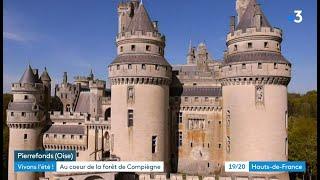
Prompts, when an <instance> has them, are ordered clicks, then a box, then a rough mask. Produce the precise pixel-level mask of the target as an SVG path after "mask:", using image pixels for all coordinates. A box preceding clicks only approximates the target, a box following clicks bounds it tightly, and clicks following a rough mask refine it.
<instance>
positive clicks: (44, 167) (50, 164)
mask: <svg viewBox="0 0 320 180" xmlns="http://www.w3.org/2000/svg"><path fill="white" fill-rule="evenodd" d="M56 169H57V167H56V162H55V161H28V162H27V161H21V162H15V163H14V171H15V172H54V171H56Z"/></svg>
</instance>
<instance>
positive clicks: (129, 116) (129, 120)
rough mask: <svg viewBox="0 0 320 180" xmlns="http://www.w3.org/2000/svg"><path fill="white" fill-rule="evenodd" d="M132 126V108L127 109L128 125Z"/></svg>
mask: <svg viewBox="0 0 320 180" xmlns="http://www.w3.org/2000/svg"><path fill="white" fill-rule="evenodd" d="M131 126H133V110H132V109H129V110H128V127H131Z"/></svg>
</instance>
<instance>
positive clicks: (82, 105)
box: [75, 92, 90, 113]
mask: <svg viewBox="0 0 320 180" xmlns="http://www.w3.org/2000/svg"><path fill="white" fill-rule="evenodd" d="M89 111H90V92H80V96H79V99H78V102H77V105H76V109H75V112H81V113H89Z"/></svg>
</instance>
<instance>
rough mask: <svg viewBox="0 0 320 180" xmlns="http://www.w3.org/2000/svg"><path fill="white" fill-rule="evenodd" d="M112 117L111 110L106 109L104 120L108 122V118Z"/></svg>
mask: <svg viewBox="0 0 320 180" xmlns="http://www.w3.org/2000/svg"><path fill="white" fill-rule="evenodd" d="M110 117H111V108H108V109H106V111H105V113H104V120H105V121H107V120H108V118H110Z"/></svg>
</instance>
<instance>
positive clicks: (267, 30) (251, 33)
mask: <svg viewBox="0 0 320 180" xmlns="http://www.w3.org/2000/svg"><path fill="white" fill-rule="evenodd" d="M255 36H256V38H257V39H258V38H259V37H261V36H262V37H263V38H264V39H265V38H266V37H267V36H269V37H270V38H275V39H282V30H281V29H279V28H275V27H273V28H271V27H261V28H260V29H259V28H256V27H253V28H247V29H246V30H245V31H243V30H242V29H240V30H236V31H234V32H233V33H229V34H228V35H227V39H226V41H227V44H232V41H234V40H236V39H245V38H246V37H248V38H249V39H250V40H254V39H255Z"/></svg>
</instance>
